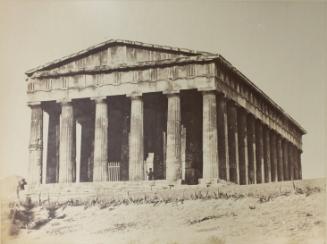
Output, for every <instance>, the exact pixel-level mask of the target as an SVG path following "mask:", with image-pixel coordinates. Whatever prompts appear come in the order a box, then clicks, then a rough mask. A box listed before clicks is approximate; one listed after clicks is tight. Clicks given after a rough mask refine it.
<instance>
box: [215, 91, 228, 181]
mask: <svg viewBox="0 0 327 244" xmlns="http://www.w3.org/2000/svg"><path fill="white" fill-rule="evenodd" d="M217 103H218V111H217V120H218V121H217V123H218V145H219V147H218V162H219V163H218V164H219V173H220V175H219V178H222V179H225V180H227V181H229V180H230V176H229V154H228V121H227V103H226V97H225V96H224V95H219V96H218V99H217Z"/></svg>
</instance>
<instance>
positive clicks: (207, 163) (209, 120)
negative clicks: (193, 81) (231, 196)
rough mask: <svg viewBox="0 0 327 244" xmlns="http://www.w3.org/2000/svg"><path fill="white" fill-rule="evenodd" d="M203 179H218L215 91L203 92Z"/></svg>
mask: <svg viewBox="0 0 327 244" xmlns="http://www.w3.org/2000/svg"><path fill="white" fill-rule="evenodd" d="M202 135H203V139H202V143H203V147H202V149H203V154H202V155H203V179H204V180H210V179H218V177H219V167H218V133H217V105H216V93H215V91H205V92H203V132H202Z"/></svg>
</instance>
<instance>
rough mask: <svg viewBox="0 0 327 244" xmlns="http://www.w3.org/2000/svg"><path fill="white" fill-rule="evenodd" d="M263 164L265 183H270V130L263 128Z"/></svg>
mask: <svg viewBox="0 0 327 244" xmlns="http://www.w3.org/2000/svg"><path fill="white" fill-rule="evenodd" d="M263 135H264V142H263V144H264V162H265V182H271V157H270V130H269V128H268V127H264V131H263Z"/></svg>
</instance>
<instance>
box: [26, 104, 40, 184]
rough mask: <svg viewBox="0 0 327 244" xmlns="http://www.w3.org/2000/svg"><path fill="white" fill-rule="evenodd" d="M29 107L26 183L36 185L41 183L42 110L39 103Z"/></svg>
mask: <svg viewBox="0 0 327 244" xmlns="http://www.w3.org/2000/svg"><path fill="white" fill-rule="evenodd" d="M29 106H30V108H31V130H30V142H29V180H28V183H29V184H30V185H38V184H41V182H42V155H43V110H42V106H41V103H34V104H29Z"/></svg>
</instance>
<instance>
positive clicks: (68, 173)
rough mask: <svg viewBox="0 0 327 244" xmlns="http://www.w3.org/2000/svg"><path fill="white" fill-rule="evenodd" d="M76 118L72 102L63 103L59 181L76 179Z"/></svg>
mask: <svg viewBox="0 0 327 244" xmlns="http://www.w3.org/2000/svg"><path fill="white" fill-rule="evenodd" d="M74 123H75V120H74V112H73V105H72V103H71V102H63V103H62V104H61V118H60V145H59V183H70V182H73V181H74V171H75V160H74V159H73V155H74V149H73V147H74V141H75V139H74V135H75V133H74V129H75V125H74Z"/></svg>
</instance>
